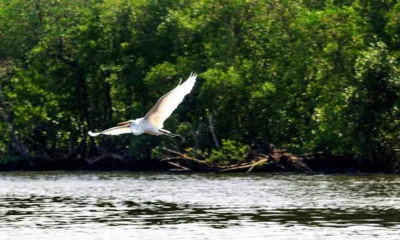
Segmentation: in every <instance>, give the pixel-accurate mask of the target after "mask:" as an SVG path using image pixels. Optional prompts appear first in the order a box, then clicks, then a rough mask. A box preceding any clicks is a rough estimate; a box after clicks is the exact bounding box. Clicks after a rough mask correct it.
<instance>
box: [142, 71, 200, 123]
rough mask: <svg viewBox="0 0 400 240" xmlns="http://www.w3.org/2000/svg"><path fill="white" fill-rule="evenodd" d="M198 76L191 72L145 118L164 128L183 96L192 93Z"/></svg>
mask: <svg viewBox="0 0 400 240" xmlns="http://www.w3.org/2000/svg"><path fill="white" fill-rule="evenodd" d="M196 77H197V74H195V73H194V74H190V76H189V78H188V79H187V80H186V81H185V82H184V83H182V84H180V85H178V86H177V87H175V88H174V89H172V90H171V91H170V92H168V93H167V94H165V95H164V96H162V97H161V98H160V99H159V100H158V102H157V103H156V104H155V105H154V106H153V108H152V109H151V110H150V111H149V112H148V113H147V114H146V116H145V117H144V119H145V120H147V121H149V122H150V123H152V124H153V125H155V126H157V127H158V128H162V127H163V123H164V121H165V120H166V119H167V118H168V117H169V116H171V114H172V112H173V111H174V110H175V109H176V108H177V107H178V105H179V104H180V103H181V102H182V101H183V98H184V97H185V96H186V95H187V94H188V93H190V91H191V90H192V88H193V86H194V84H195V82H196Z"/></svg>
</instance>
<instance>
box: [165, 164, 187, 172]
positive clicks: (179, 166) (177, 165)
mask: <svg viewBox="0 0 400 240" xmlns="http://www.w3.org/2000/svg"><path fill="white" fill-rule="evenodd" d="M168 164H170V165H172V166H174V167H178V168H179V169H180V170H184V171H191V169H189V168H187V167H184V166H182V165H180V164H178V163H173V162H168Z"/></svg>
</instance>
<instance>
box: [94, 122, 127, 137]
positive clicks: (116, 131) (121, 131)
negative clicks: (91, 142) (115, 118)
mask: <svg viewBox="0 0 400 240" xmlns="http://www.w3.org/2000/svg"><path fill="white" fill-rule="evenodd" d="M124 133H131V128H130V126H129V124H128V125H124V126H117V127H113V128H109V129H107V130H104V131H101V132H97V133H93V132H91V131H89V135H90V136H92V137H96V136H98V135H100V134H104V135H120V134H124Z"/></svg>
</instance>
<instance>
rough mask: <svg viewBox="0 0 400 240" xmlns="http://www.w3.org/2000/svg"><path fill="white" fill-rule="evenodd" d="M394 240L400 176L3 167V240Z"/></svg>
mask: <svg viewBox="0 0 400 240" xmlns="http://www.w3.org/2000/svg"><path fill="white" fill-rule="evenodd" d="M112 238H113V239H117V238H118V239H163V240H164V239H174V240H175V239H178V240H179V239H226V240H228V239H344V238H347V239H363V240H365V239H385V240H388V239H400V176H385V175H356V176H354V175H328V176H324V175H315V176H303V175H276V174H263V175H166V174H136V173H135V174H131V173H0V239H52V240H53V239H76V240H77V239H112Z"/></svg>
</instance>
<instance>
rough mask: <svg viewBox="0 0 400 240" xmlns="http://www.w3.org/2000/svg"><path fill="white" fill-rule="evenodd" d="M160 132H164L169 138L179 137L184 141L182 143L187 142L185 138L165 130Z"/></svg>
mask: <svg viewBox="0 0 400 240" xmlns="http://www.w3.org/2000/svg"><path fill="white" fill-rule="evenodd" d="M159 131H160V132H162V133H163V134H164V135H167V136H168V137H179V138H181V139H182V141H185V138H184V137H182V136H181V135H178V134H173V133H171V132H170V131H168V130H165V129H160V130H159Z"/></svg>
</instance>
